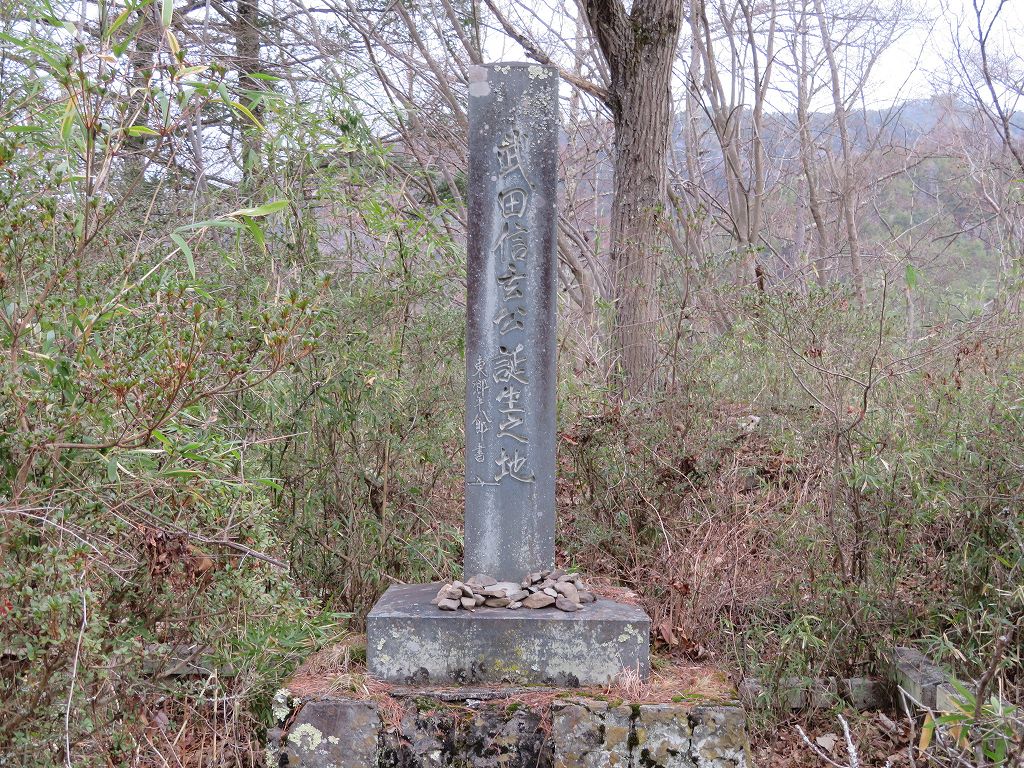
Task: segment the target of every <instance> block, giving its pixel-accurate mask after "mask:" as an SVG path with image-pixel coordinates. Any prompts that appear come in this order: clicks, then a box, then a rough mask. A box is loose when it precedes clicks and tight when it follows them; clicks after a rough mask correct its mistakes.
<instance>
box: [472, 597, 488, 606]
mask: <svg viewBox="0 0 1024 768" xmlns="http://www.w3.org/2000/svg"><path fill="white" fill-rule="evenodd" d="M473 600H474V601H475V602H476V605H477V607H478V608H479V607H480V606H481V605H483V604H484V602H486V600H487V598H486V597H484V596H483V595H474V596H473Z"/></svg>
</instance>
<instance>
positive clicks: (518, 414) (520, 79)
mask: <svg viewBox="0 0 1024 768" xmlns="http://www.w3.org/2000/svg"><path fill="white" fill-rule="evenodd" d="M557 148H558V75H557V71H556V70H555V69H554V68H551V67H542V66H538V65H536V64H493V65H489V66H483V67H473V68H471V71H470V82H469V152H470V161H469V166H470V169H469V217H468V219H469V242H468V246H469V253H468V260H467V261H468V302H467V308H468V309H467V319H466V466H465V472H466V520H465V526H466V527H465V570H466V576H467V577H469V576H471V575H474V574H484V575H486V576H488V577H491V578H494V579H497V580H498V581H499V582H514V583H515V584H519V582H520V581H521V580H523V579H524V577H526V576H527V575H528V574H530V573H536V572H538V571H547V570H550V569H551V568H552V567H553V566H554V554H555V552H554V549H555V546H554V534H555V391H556V390H555V375H556V368H555V332H556V318H555V305H556V289H557V283H556V280H557V256H556V252H555V226H556V218H557V217H556V210H555V207H556V195H557ZM439 586H440V585H439V584H421V585H415V584H414V585H401V586H393V587H391V588H390V589H389V590H388V591H387V592H386V593H385V595H384V596H383V597H382V598H381V599H380V600H379V601H378V603H377V604H376V605H375V606H374V607H373V610H372V611H370V614H369V616H368V617H367V664H368V667H369V671H370V673H371V674H372V675H373V676H375V677H377V678H379V679H382V680H387V681H390V682H395V683H405V684H423V685H426V684H446V683H447V684H451V683H480V682H485V683H502V682H507V683H518V684H523V683H545V684H552V685H563V686H578V685H592V684H596V685H603V684H607V683H609V682H611V681H612V680H613V679H614V678H615V677H616V676H617V675H618V674H619V673H621V672H622V671H623V670H624V669H626V670H631V671H633V672H634V673H639V674H640V675H641V677H646V676H647V673H648V671H649V666H650V659H649V644H650V638H649V635H650V619H649V618H648V617H647V616H646V614H644V612H643V611H641V610H640V609H638V608H635V607H633V606H628V605H622V604H619V603H615V602H612V601H610V600H604V599H598V600H597V601H596V602H593V603H590V604H588V605H586V606H584V607H583V608H582V609H581V610H578V611H574V612H562V611H558V610H525V609H520V610H507V609H505V608H477V609H476V610H460V611H456V612H447V613H445V612H441V611H438V610H437V608H436V607H435V606H434V605H433V604H432V603H431V599H432V598H433V597H434V596H435V594H437V592H438V587H439ZM470 606H472V602H470Z"/></svg>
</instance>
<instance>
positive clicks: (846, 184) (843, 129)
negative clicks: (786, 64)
mask: <svg viewBox="0 0 1024 768" xmlns="http://www.w3.org/2000/svg"><path fill="white" fill-rule="evenodd" d="M814 12H815V14H816V15H817V17H818V29H819V30H820V32H821V43H822V47H823V49H824V51H825V57H826V59H827V60H828V69H829V74H830V75H831V79H832V103H833V105H834V107H835V111H836V115H835V117H836V126H837V127H838V128H839V143H840V147H841V149H842V154H843V168H842V172H841V175H840V177H839V210H840V212H841V215H842V217H843V223H844V224H845V225H846V241H847V246H848V247H849V249H850V271H851V273H852V275H853V285H854V290H855V291H856V293H857V301H858V303H859V304H860V305H861V306H862V307H863V306H864V304H865V303H866V302H867V290H866V288H865V286H864V263H863V261H862V259H861V253H860V235H859V233H858V231H857V198H858V195H857V182H856V178H855V175H854V169H853V157H852V154H853V144H852V142H851V139H850V131H849V126H848V124H847V120H846V117H847V115H846V105H845V104H844V103H843V91H842V88H843V84H842V79H841V77H840V75H839V63H838V62H837V60H836V53H835V46H834V45H833V44H832V39H831V37H830V34H829V29H828V25H827V24H826V23H825V10H824V8H823V6H822V2H821V0H814Z"/></svg>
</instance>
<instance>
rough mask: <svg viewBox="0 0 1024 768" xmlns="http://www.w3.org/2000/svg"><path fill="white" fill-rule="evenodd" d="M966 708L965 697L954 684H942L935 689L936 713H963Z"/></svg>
mask: <svg viewBox="0 0 1024 768" xmlns="http://www.w3.org/2000/svg"><path fill="white" fill-rule="evenodd" d="M965 707H966V704H965V703H964V697H963V696H961V695H960V693H959V692H958V691H957V689H956V688H954V687H953V685H952V683H942V684H940V685H938V686H937V687H936V688H935V711H936V712H941V713H942V714H951V713H953V712H961V711H963V709H964V708H965Z"/></svg>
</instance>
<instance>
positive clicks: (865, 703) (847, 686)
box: [840, 677, 892, 712]
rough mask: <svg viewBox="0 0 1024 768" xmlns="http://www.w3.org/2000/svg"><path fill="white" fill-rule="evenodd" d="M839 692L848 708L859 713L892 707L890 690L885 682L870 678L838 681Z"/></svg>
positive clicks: (852, 678)
mask: <svg viewBox="0 0 1024 768" xmlns="http://www.w3.org/2000/svg"><path fill="white" fill-rule="evenodd" d="M840 683H841V685H840V691H841V693H842V694H843V698H844V699H846V700H847V701H848V702H849V703H850V706H852V707H853V708H854V709H856V710H858V711H859V712H863V711H865V710H868V709H888V708H889V707H891V706H892V689H891V686H889V685H888V684H887V683H886V682H885V681H883V680H875V679H874V678H871V677H851V678H848V679H845V680H841V681H840Z"/></svg>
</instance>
